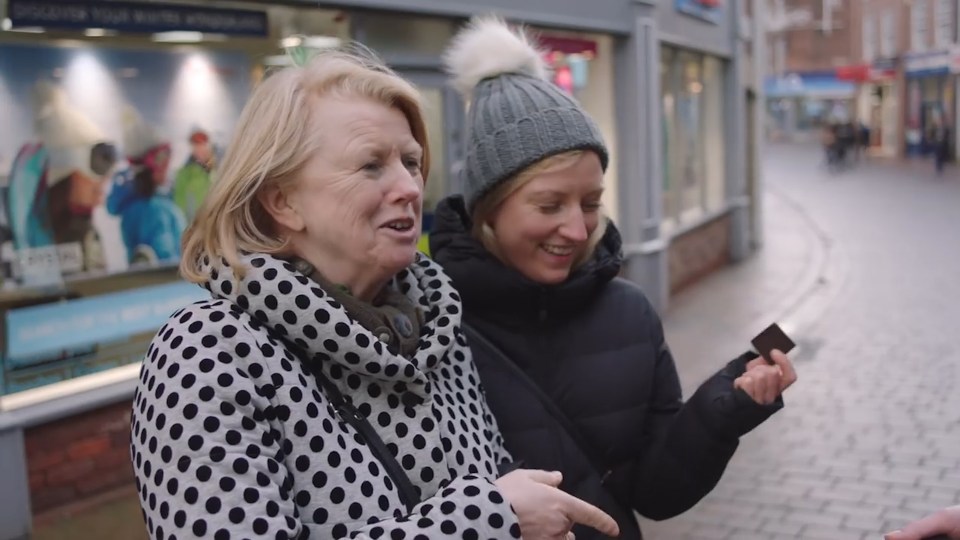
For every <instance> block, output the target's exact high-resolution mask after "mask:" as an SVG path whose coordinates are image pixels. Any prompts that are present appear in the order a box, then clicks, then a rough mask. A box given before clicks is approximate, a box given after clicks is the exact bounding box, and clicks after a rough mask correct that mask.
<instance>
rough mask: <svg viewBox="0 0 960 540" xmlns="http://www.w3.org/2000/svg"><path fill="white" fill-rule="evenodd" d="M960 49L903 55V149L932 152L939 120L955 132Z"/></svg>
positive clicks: (921, 153)
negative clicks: (933, 131) (932, 137)
mask: <svg viewBox="0 0 960 540" xmlns="http://www.w3.org/2000/svg"><path fill="white" fill-rule="evenodd" d="M958 67H960V50H956V49H954V50H944V51H935V52H928V53H915V54H911V55H907V56H906V57H905V58H904V70H903V71H904V79H905V85H906V90H905V93H906V95H905V107H904V113H905V118H904V151H905V153H906V155H908V156H925V155H928V154H930V153H931V152H932V143H931V139H930V135H931V132H932V130H933V129H934V127H935V126H936V124H937V123H938V122H946V123H947V124H948V125H949V126H951V128H952V129H953V132H954V133H956V118H957V115H956V79H957V76H956V73H957V71H958V70H957V68H958Z"/></svg>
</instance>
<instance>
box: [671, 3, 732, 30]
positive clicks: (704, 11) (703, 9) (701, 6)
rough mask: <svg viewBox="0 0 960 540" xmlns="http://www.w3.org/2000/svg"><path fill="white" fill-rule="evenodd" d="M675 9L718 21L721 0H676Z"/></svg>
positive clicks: (721, 5)
mask: <svg viewBox="0 0 960 540" xmlns="http://www.w3.org/2000/svg"><path fill="white" fill-rule="evenodd" d="M675 5H676V8H677V11H679V12H681V13H686V14H687V15H693V16H694V17H697V18H698V19H703V20H705V21H709V22H712V23H714V24H719V23H720V17H721V15H722V12H723V1H722V0H676V4H675Z"/></svg>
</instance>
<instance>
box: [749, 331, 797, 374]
mask: <svg viewBox="0 0 960 540" xmlns="http://www.w3.org/2000/svg"><path fill="white" fill-rule="evenodd" d="M750 343H752V344H753V347H754V348H755V349H756V350H757V352H758V353H760V356H762V357H763V359H764V360H766V361H767V362H768V363H770V364H773V363H774V362H773V360H771V359H770V352H771V351H773V350H774V349H776V350H778V351H780V352H782V353H784V354H787V353H788V352H790V350H791V349H793V348H794V347H796V343H794V342H793V340H792V339H790V337H789V336H787V334H786V333H785V332H784V331H783V329H781V328H780V325H779V324H777V323H773V324H771V325H770V326H768V327H767V328H766V329H765V330H764V331H763V332H760V333H759V334H757V337H755V338H753V339H752V340H750Z"/></svg>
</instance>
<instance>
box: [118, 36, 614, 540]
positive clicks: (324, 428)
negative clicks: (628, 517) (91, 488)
mask: <svg viewBox="0 0 960 540" xmlns="http://www.w3.org/2000/svg"><path fill="white" fill-rule="evenodd" d="M429 166H430V153H429V148H428V147H427V136H426V133H425V128H424V121H423V115H422V112H421V108H420V98H419V95H418V94H417V92H416V91H415V90H414V88H413V87H411V86H410V85H409V84H408V83H407V82H405V81H404V80H403V79H401V78H399V77H398V76H396V75H395V74H394V73H392V72H391V71H390V70H388V69H387V68H385V67H384V66H383V65H381V64H379V63H378V62H377V61H375V60H373V59H371V58H370V57H368V56H365V55H360V54H357V53H347V52H327V53H323V54H321V55H320V56H318V57H317V58H316V59H314V60H313V61H312V62H310V63H309V64H308V65H306V66H305V67H296V68H290V69H286V70H283V71H280V72H277V73H276V74H273V75H271V76H270V77H269V78H267V79H266V80H265V81H264V82H263V83H262V84H260V85H259V87H258V88H257V89H256V90H255V92H254V94H253V96H252V97H251V99H250V101H249V103H248V104H247V105H246V107H245V108H244V111H243V113H242V114H241V117H240V119H239V122H238V124H237V128H236V132H235V135H234V138H233V141H232V143H231V144H230V146H229V149H228V151H227V153H226V156H225V159H224V160H223V163H222V169H221V170H220V178H219V180H218V182H217V183H216V184H215V185H214V187H213V190H212V192H211V193H210V195H209V196H208V197H207V198H206V199H205V201H204V203H203V205H202V206H201V209H200V212H199V213H198V215H197V217H196V219H195V221H194V223H193V225H192V226H191V227H190V228H189V229H188V230H187V232H186V233H185V238H184V248H183V257H182V264H181V271H182V274H183V275H184V277H185V278H186V279H188V280H190V281H192V282H195V283H197V284H200V285H202V286H204V287H206V288H207V289H208V290H209V291H210V293H211V296H212V298H211V299H210V300H207V301H203V302H200V303H198V304H194V305H191V306H188V307H186V308H184V309H183V310H181V311H179V312H177V313H175V314H174V315H173V316H171V318H170V319H169V321H168V322H167V324H166V325H164V326H163V328H161V329H160V331H159V332H158V333H157V335H156V337H155V338H154V340H153V342H152V344H151V346H150V348H149V350H148V352H147V355H146V358H145V359H144V362H143V369H142V371H141V377H140V382H139V386H138V388H137V392H136V395H135V400H134V405H133V407H134V410H133V421H132V458H133V462H134V468H135V472H136V480H137V489H138V490H139V492H140V497H141V506H142V508H143V512H144V516H145V519H146V525H147V529H148V531H149V533H150V536H151V538H155V539H173V538H178V539H184V538H212V539H215V540H224V539H229V538H233V539H240V538H270V539H274V538H276V539H280V538H290V539H293V538H313V539H322V538H348V537H349V538H421V537H425V538H437V537H448V536H449V537H454V536H456V537H462V538H518V537H519V536H520V534H521V533H522V534H523V535H524V537H530V538H563V537H565V536H566V534H567V531H568V530H569V523H570V522H573V521H578V522H583V523H587V524H591V525H593V526H596V527H600V528H601V529H603V530H605V531H607V532H608V533H614V534H615V533H616V524H615V523H614V522H613V521H612V519H611V518H610V517H609V516H607V515H605V514H603V513H602V512H600V511H599V510H597V509H596V508H593V507H591V506H589V505H587V504H586V503H583V502H581V501H579V500H577V499H574V498H573V497H571V496H569V495H567V494H565V493H563V492H562V491H560V490H558V489H557V488H556V485H557V484H558V483H559V481H560V478H559V476H558V475H557V474H556V473H550V472H545V471H529V470H513V471H512V472H510V473H509V474H506V475H504V476H502V477H499V478H498V476H499V475H500V471H501V470H502V469H503V468H504V467H505V466H508V465H509V462H510V457H509V455H508V454H507V453H506V452H505V451H504V450H503V447H502V443H501V437H500V435H499V431H498V429H497V425H496V423H495V421H494V420H493V418H492V417H491V414H490V412H489V410H488V408H487V405H486V403H485V401H484V399H483V395H482V393H481V391H480V387H479V379H478V376H477V372H476V369H475V367H474V365H473V363H472V361H471V354H470V350H469V349H468V348H467V347H466V346H465V342H464V339H463V337H462V336H461V333H460V316H461V307H460V301H459V297H458V295H457V293H456V291H454V289H453V288H452V286H451V284H450V281H449V279H448V278H447V277H446V275H445V274H444V273H443V272H442V270H441V269H440V268H439V267H438V266H437V265H436V264H434V263H433V262H431V261H430V260H428V259H425V258H420V257H418V256H417V255H416V244H417V240H418V238H419V236H420V217H421V202H422V195H423V182H424V178H426V177H427V172H428V169H429ZM512 468H515V467H512Z"/></svg>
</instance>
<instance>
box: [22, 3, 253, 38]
mask: <svg viewBox="0 0 960 540" xmlns="http://www.w3.org/2000/svg"><path fill="white" fill-rule="evenodd" d="M7 16H8V17H9V18H10V22H11V23H12V24H13V26H14V27H26V26H31V27H37V26H39V27H43V28H69V29H78V30H82V29H85V28H103V29H106V30H118V31H121V32H140V33H153V32H170V31H186V32H208V33H215V34H227V35H235V36H256V37H266V36H267V34H268V25H267V14H266V12H264V11H254V10H245V9H244V10H241V9H217V8H209V7H200V6H189V5H182V4H140V3H132V2H93V1H79V2H77V1H69V0H9V4H8V7H7Z"/></svg>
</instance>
